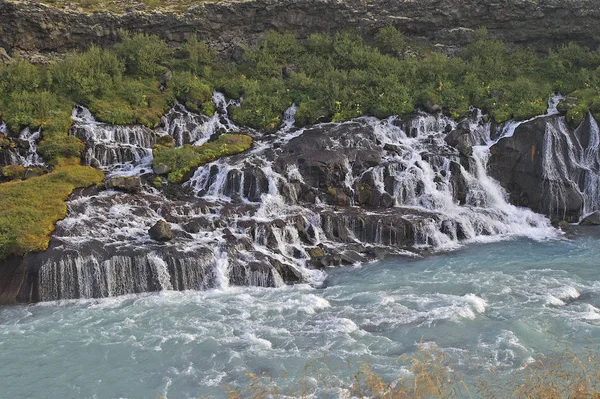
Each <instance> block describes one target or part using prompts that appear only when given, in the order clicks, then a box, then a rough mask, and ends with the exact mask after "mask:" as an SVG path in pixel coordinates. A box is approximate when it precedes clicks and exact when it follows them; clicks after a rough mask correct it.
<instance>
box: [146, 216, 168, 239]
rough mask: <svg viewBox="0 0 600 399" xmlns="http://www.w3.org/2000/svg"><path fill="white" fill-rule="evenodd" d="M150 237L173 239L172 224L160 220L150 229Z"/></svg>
mask: <svg viewBox="0 0 600 399" xmlns="http://www.w3.org/2000/svg"><path fill="white" fill-rule="evenodd" d="M148 234H149V235H150V238H152V239H153V240H155V241H163V242H164V241H170V240H172V239H173V232H172V231H171V226H169V223H167V222H165V221H164V220H159V221H158V222H156V223H155V224H154V226H152V227H151V228H150V230H148Z"/></svg>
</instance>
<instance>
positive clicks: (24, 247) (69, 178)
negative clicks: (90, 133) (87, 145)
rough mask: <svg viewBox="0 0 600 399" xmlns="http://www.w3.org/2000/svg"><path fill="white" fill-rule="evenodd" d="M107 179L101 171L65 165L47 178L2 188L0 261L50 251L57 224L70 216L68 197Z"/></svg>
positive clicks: (2, 186) (40, 177) (0, 191)
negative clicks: (8, 257)
mask: <svg viewBox="0 0 600 399" xmlns="http://www.w3.org/2000/svg"><path fill="white" fill-rule="evenodd" d="M103 178H104V176H103V174H102V172H101V171H99V170H97V169H93V168H90V167H88V166H79V165H68V164H64V165H59V166H58V167H57V168H56V170H55V171H54V172H52V173H49V174H46V175H43V176H39V177H33V178H31V179H28V180H25V181H12V182H8V183H3V184H0V207H1V209H2V213H1V215H0V259H4V258H5V257H7V256H10V255H23V254H26V253H28V252H33V251H43V250H45V249H46V248H48V242H49V240H50V234H51V233H52V232H53V231H54V224H55V223H56V222H57V221H58V220H60V219H63V218H64V217H65V216H66V215H67V206H66V204H65V201H66V200H67V197H68V196H69V195H70V194H71V192H73V190H74V189H75V188H77V187H86V186H89V185H90V184H100V183H102V181H103Z"/></svg>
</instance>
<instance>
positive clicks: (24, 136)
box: [0, 122, 46, 167]
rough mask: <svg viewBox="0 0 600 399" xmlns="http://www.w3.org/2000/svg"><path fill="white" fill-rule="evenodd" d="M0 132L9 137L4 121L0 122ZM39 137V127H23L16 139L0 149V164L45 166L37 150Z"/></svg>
mask: <svg viewBox="0 0 600 399" xmlns="http://www.w3.org/2000/svg"><path fill="white" fill-rule="evenodd" d="M0 134H2V135H4V136H6V137H10V135H9V131H8V127H7V126H6V124H5V123H4V122H1V123H0ZM41 138H42V137H41V129H39V128H38V129H37V130H34V129H30V128H25V129H23V131H21V133H20V134H19V137H18V139H17V140H11V141H13V143H12V145H11V146H10V147H9V148H6V149H3V150H2V149H0V150H2V151H0V165H21V166H24V167H32V166H42V167H44V166H46V163H45V162H44V160H43V159H42V157H41V156H40V155H39V154H38V152H37V146H38V143H39V141H40V140H41Z"/></svg>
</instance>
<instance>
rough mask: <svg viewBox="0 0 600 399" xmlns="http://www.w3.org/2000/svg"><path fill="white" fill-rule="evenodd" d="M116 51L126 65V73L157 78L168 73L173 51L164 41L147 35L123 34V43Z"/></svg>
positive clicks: (119, 44)
mask: <svg viewBox="0 0 600 399" xmlns="http://www.w3.org/2000/svg"><path fill="white" fill-rule="evenodd" d="M114 50H115V52H116V54H117V56H118V57H119V59H121V60H123V62H124V64H125V69H126V72H127V73H128V74H129V75H133V76H142V77H157V76H158V75H160V74H161V73H164V72H165V71H166V67H165V66H164V65H163V64H166V63H167V61H168V60H169V56H170V54H171V51H170V50H169V47H168V46H167V43H165V42H164V41H163V40H161V39H159V38H158V37H157V36H152V35H147V34H145V33H135V34H133V35H132V34H129V33H126V32H123V33H122V35H121V42H119V43H117V44H116V45H115V46H114Z"/></svg>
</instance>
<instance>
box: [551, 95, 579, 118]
mask: <svg viewBox="0 0 600 399" xmlns="http://www.w3.org/2000/svg"><path fill="white" fill-rule="evenodd" d="M577 104H579V100H577V99H576V98H574V97H566V98H564V99H563V100H561V101H560V102H559V103H558V105H557V106H556V109H557V110H558V112H560V113H561V114H566V113H567V112H569V111H570V110H571V109H573V108H575V107H576V106H577Z"/></svg>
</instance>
